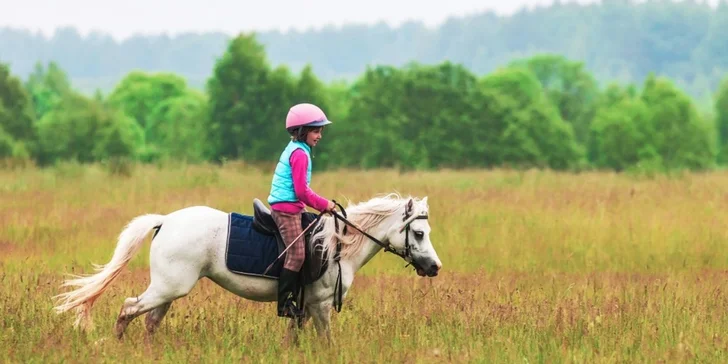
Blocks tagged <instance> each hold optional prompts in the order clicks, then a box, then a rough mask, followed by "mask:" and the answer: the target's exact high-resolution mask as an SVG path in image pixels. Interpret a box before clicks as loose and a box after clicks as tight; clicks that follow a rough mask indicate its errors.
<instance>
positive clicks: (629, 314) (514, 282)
mask: <svg viewBox="0 0 728 364" xmlns="http://www.w3.org/2000/svg"><path fill="white" fill-rule="evenodd" d="M268 172H269V171H266V172H261V171H260V170H258V169H254V168H252V167H247V166H245V165H241V164H228V165H226V166H225V167H221V168H218V167H210V166H176V167H164V168H162V167H152V166H137V167H135V168H134V169H133V174H132V175H131V176H130V177H121V176H113V177H112V176H110V175H108V174H107V173H106V172H105V170H104V169H103V168H101V167H99V166H90V167H82V166H78V165H64V166H59V167H57V168H54V169H46V170H40V169H34V168H29V169H24V170H15V171H10V170H7V171H0V251H1V252H2V253H1V254H0V271H1V273H0V292H1V293H0V310H1V312H3V315H2V317H1V318H0V345H1V346H2V347H3V348H5V349H6V351H7V354H6V355H5V356H4V357H3V360H7V361H10V362H98V361H103V362H107V361H108V362H118V361H123V362H135V361H140V360H144V361H151V360H161V361H165V362H180V361H184V362H188V361H205V362H240V361H243V362H271V361H278V360H280V361H282V362H331V361H333V362H341V363H344V362H347V363H348V362H388V361H392V362H428V361H444V362H504V363H514V362H523V363H526V362H527V363H536V362H567V363H569V362H580V363H584V362H587V363H602V362H604V363H612V362H663V361H666V362H675V361H677V362H682V361H697V362H725V361H726V356H728V355H726V348H727V346H728V336H727V334H726V332H728V317H727V316H726V315H725V312H726V309H728V295H726V294H725V292H726V291H728V284H727V283H726V279H725V278H726V276H728V274H726V267H727V266H728V254H727V253H726V250H725V249H724V246H725V243H726V241H728V232H727V231H726V221H728V198H726V196H728V173H724V172H715V173H710V174H701V175H697V174H696V175H684V176H680V177H672V178H667V177H660V178H656V179H638V178H633V177H629V176H623V175H617V174H611V173H583V174H579V175H569V174H559V173H553V172H539V171H530V172H526V173H522V172H510V171H457V172H456V171H440V172H427V173H425V172H417V173H406V174H400V173H398V172H396V171H371V172H361V171H339V172H330V173H315V174H314V180H313V187H314V189H315V190H316V191H317V192H319V193H320V194H322V195H324V196H326V197H329V198H335V199H337V200H339V201H342V202H343V201H346V200H347V199H350V200H352V201H360V200H364V199H368V198H371V197H373V196H374V195H377V194H382V193H388V192H393V191H397V192H400V193H402V194H412V195H416V196H425V195H427V196H429V202H430V209H431V218H430V224H431V226H432V228H433V232H432V241H433V244H434V245H435V248H436V249H437V250H438V254H439V256H440V258H441V260H442V262H443V271H442V274H441V275H439V276H438V277H436V278H434V279H427V278H421V277H418V276H417V275H416V274H415V273H414V272H413V271H412V270H411V268H408V269H403V266H404V264H403V263H402V262H401V261H400V260H399V258H397V257H394V256H392V255H388V254H380V255H379V256H377V257H376V258H375V259H373V260H372V261H371V262H370V263H369V264H368V265H367V266H365V267H364V268H363V269H362V271H360V272H359V275H358V276H357V278H356V279H355V281H354V285H353V287H352V289H351V291H350V294H349V296H348V297H347V299H346V301H345V303H344V307H343V310H342V312H341V313H338V314H337V313H334V314H333V315H332V336H333V338H334V340H335V342H336V345H335V346H333V347H326V346H324V345H322V344H321V343H319V342H318V340H317V337H316V335H315V332H314V330H313V327H311V326H309V327H307V328H306V330H305V332H304V334H303V336H302V337H301V343H300V345H299V346H298V347H287V346H285V345H283V344H282V338H283V336H284V333H285V328H286V324H285V322H284V320H282V319H280V318H277V317H276V316H275V306H274V304H273V303H268V304H263V303H255V302H250V301H245V300H243V299H240V298H237V297H235V296H233V295H232V294H231V293H229V292H227V291H224V290H223V289H222V288H220V287H218V286H216V285H215V284H213V283H212V282H210V281H208V280H202V281H200V283H199V284H198V285H197V286H196V287H195V288H194V289H193V291H192V292H191V293H190V295H189V296H187V297H184V298H182V299H180V300H177V301H175V302H174V303H173V305H172V308H171V310H170V312H169V314H168V315H167V317H166V318H165V319H164V321H163V323H162V326H161V328H160V330H159V331H158V332H157V334H156V335H155V336H153V337H147V336H146V335H145V333H144V330H143V318H140V319H137V320H135V321H134V322H132V324H131V325H130V326H129V328H128V329H127V331H126V336H125V339H124V341H123V342H118V341H116V340H115V339H113V338H112V326H113V323H114V322H115V320H116V316H117V314H118V311H119V309H120V307H121V303H122V301H123V299H124V298H125V297H129V296H134V295H137V294H139V293H141V292H142V291H143V290H144V289H145V288H146V285H147V284H148V282H149V277H148V251H149V246H148V244H147V245H145V247H144V249H143V250H142V251H141V253H140V254H139V255H138V256H137V257H136V258H135V259H134V260H133V261H132V262H131V264H130V266H129V268H128V269H127V270H126V271H125V272H124V274H122V275H121V276H120V279H119V280H117V281H116V282H115V284H114V285H112V286H111V288H110V289H109V290H108V291H107V292H106V293H105V295H104V296H102V297H101V299H100V300H99V301H98V302H97V303H96V305H95V307H94V311H93V319H94V323H95V326H96V330H95V331H93V332H91V333H88V334H84V333H82V332H77V331H75V330H74V329H73V328H72V323H73V315H72V314H70V313H69V314H67V315H56V314H55V313H54V312H53V311H52V310H51V309H52V307H53V301H52V300H51V296H53V295H55V294H58V293H59V292H61V291H60V288H59V285H60V283H61V281H62V279H63V278H64V276H63V275H64V274H65V273H89V272H91V269H92V266H91V263H106V262H107V261H108V259H109V258H110V256H111V253H112V252H113V249H114V245H115V242H116V237H117V236H118V234H119V232H120V231H121V229H122V228H123V226H124V225H125V224H126V223H127V222H128V221H129V220H130V219H131V218H133V217H134V216H136V215H139V214H143V213H147V212H157V213H169V212H171V211H174V210H176V209H180V208H183V207H186V206H190V205H199V204H202V205H209V206H212V207H215V208H218V209H221V210H224V211H236V212H241V213H251V212H252V199H253V198H254V197H257V198H261V199H264V198H265V196H267V193H268V186H269V185H268V184H269V182H270V173H268ZM344 205H345V204H344Z"/></svg>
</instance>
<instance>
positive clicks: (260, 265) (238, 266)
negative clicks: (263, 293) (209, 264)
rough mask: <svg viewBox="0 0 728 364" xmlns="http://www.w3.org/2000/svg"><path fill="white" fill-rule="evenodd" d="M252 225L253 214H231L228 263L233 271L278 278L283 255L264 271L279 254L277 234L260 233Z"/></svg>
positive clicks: (229, 216) (281, 267)
mask: <svg viewBox="0 0 728 364" xmlns="http://www.w3.org/2000/svg"><path fill="white" fill-rule="evenodd" d="M252 224H253V217H252V216H247V215H241V214H239V213H236V212H231V213H230V214H228V236H227V252H226V254H225V255H226V256H225V264H226V265H227V268H228V269H229V270H230V271H232V272H234V273H238V274H244V275H252V276H263V277H269V278H276V279H277V278H278V277H279V276H280V274H281V270H282V269H283V263H284V259H283V257H282V258H281V259H278V261H277V262H276V263H275V264H274V265H273V266H272V267H271V268H270V269H269V270H268V272H267V273H266V274H265V275H264V274H263V272H265V269H266V268H268V265H270V264H271V263H273V261H275V259H276V258H277V257H278V254H280V253H279V249H278V243H277V241H276V237H275V236H272V235H266V234H261V233H259V232H258V231H256V230H255V229H253V227H252Z"/></svg>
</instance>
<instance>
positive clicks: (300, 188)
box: [270, 149, 329, 214]
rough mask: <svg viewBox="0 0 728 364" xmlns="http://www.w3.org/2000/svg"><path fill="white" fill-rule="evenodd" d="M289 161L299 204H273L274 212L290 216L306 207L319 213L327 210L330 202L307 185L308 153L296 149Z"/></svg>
mask: <svg viewBox="0 0 728 364" xmlns="http://www.w3.org/2000/svg"><path fill="white" fill-rule="evenodd" d="M288 161H289V163H290V164H291V174H292V175H293V189H294V191H295V192H296V197H297V198H298V202H278V203H275V204H272V205H271V206H270V207H271V208H272V209H273V210H276V211H280V212H285V213H288V214H297V213H299V212H302V211H303V209H305V208H306V206H310V207H312V208H314V209H316V210H318V211H323V210H325V209H326V207H328V205H329V200H327V199H325V198H323V197H321V196H319V195H317V194H316V192H313V190H311V188H310V187H309V186H308V184H307V183H306V171H307V169H308V157H307V156H306V153H305V152H304V151H303V150H301V149H296V150H295V151H293V153H291V157H290V158H289V160H288Z"/></svg>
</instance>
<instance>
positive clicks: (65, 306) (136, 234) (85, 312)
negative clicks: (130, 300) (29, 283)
mask: <svg viewBox="0 0 728 364" xmlns="http://www.w3.org/2000/svg"><path fill="white" fill-rule="evenodd" d="M163 221H164V216H163V215H156V214H146V215H140V216H137V217H136V218H134V219H133V220H131V221H130V222H129V223H128V225H127V226H126V227H125V229H124V230H123V231H122V232H121V234H119V240H118V243H117V244H116V250H114V255H113V256H112V257H111V261H109V263H107V264H106V265H97V264H94V267H95V270H96V272H97V273H96V274H93V275H87V276H77V275H72V277H74V279H69V280H66V281H65V282H64V283H63V285H62V286H61V287H69V286H71V287H78V288H76V289H75V290H73V291H70V292H66V293H62V294H59V295H57V296H54V297H53V298H58V299H60V300H61V301H62V302H61V303H60V304H59V305H58V306H56V307H54V309H55V310H56V312H58V313H63V312H66V311H68V310H71V309H73V308H75V309H76V315H77V317H76V322H75V323H74V324H73V326H74V327H78V326H79V324H81V325H82V327H83V328H84V329H88V328H91V307H92V306H93V304H94V302H95V301H96V299H97V298H99V296H101V294H102V293H104V291H105V290H106V288H108V286H109V285H110V284H111V282H113V281H114V279H116V277H117V276H118V275H119V273H120V272H121V270H122V269H124V267H126V265H127V264H128V263H129V261H130V260H131V259H132V258H133V257H134V255H135V254H136V253H137V252H138V251H139V248H140V247H141V245H142V242H143V241H144V237H145V236H147V234H148V233H149V232H150V231H151V230H152V229H159V228H160V227H161V226H162V222H163Z"/></svg>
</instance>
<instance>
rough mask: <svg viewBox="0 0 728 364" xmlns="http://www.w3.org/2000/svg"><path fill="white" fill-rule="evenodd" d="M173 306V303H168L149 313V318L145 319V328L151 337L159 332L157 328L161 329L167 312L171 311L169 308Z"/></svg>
mask: <svg viewBox="0 0 728 364" xmlns="http://www.w3.org/2000/svg"><path fill="white" fill-rule="evenodd" d="M171 306H172V302H167V303H164V304H162V305H161V306H159V307H156V308H153V309H152V310H151V311H149V313H148V314H147V318H146V319H145V324H146V325H145V326H146V328H147V333H148V334H149V335H152V334H154V333H155V332H156V331H157V328H159V324H160V323H161V322H162V319H163V318H164V315H166V314H167V311H169V308H170V307H171Z"/></svg>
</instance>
